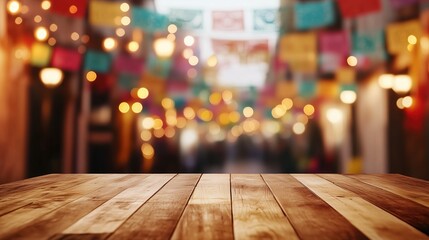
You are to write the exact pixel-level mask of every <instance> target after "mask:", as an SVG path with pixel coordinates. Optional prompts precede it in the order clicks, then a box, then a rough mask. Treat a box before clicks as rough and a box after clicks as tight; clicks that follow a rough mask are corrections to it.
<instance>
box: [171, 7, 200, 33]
mask: <svg viewBox="0 0 429 240" xmlns="http://www.w3.org/2000/svg"><path fill="white" fill-rule="evenodd" d="M168 16H169V17H170V22H171V23H174V24H175V25H176V26H177V27H179V28H180V29H186V30H201V29H203V22H204V17H203V16H204V15H203V11H202V10H196V9H171V11H170V14H169V15H168Z"/></svg>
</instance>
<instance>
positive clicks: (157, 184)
mask: <svg viewBox="0 0 429 240" xmlns="http://www.w3.org/2000/svg"><path fill="white" fill-rule="evenodd" d="M173 177H174V174H157V175H150V176H148V177H147V178H145V179H143V181H142V182H140V184H138V185H135V186H132V187H130V188H128V189H126V190H124V191H122V192H121V193H119V194H118V195H116V196H115V197H113V198H112V199H110V200H109V201H107V202H105V203H103V204H102V205H101V206H100V207H98V208H97V209H95V210H94V211H92V212H90V213H89V214H88V215H86V216H85V217H83V218H81V219H80V220H79V221H77V222H76V223H74V224H73V225H71V226H70V227H68V228H67V229H65V230H64V231H63V232H62V234H99V233H112V232H114V231H115V230H116V229H117V228H118V227H119V226H120V225H121V224H122V223H123V222H124V221H125V220H126V219H127V218H128V217H130V216H131V215H132V214H133V213H134V212H135V211H136V210H137V209H138V208H139V207H140V206H141V205H142V204H143V203H145V202H146V201H147V200H148V199H149V198H150V197H152V195H154V194H155V193H156V192H157V191H158V190H159V189H160V188H162V187H163V186H164V185H165V184H166V183H167V182H168V181H169V180H170V179H171V178H173Z"/></svg>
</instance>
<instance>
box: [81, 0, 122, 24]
mask: <svg viewBox="0 0 429 240" xmlns="http://www.w3.org/2000/svg"><path fill="white" fill-rule="evenodd" d="M120 6H121V3H120V2H107V1H95V0H92V1H90V2H89V23H90V24H92V25H96V26H105V27H117V26H120V24H121V17H123V16H125V13H124V12H122V11H121V8H120Z"/></svg>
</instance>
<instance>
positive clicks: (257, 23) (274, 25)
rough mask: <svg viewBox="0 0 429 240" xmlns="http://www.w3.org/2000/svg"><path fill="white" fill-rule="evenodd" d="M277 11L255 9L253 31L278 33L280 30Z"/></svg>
mask: <svg viewBox="0 0 429 240" xmlns="http://www.w3.org/2000/svg"><path fill="white" fill-rule="evenodd" d="M278 18H279V16H278V10H277V9H255V10H254V11H253V30H255V31H261V32H276V31H278V29H279V21H278Z"/></svg>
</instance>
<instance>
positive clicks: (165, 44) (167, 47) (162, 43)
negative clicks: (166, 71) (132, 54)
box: [153, 38, 174, 58]
mask: <svg viewBox="0 0 429 240" xmlns="http://www.w3.org/2000/svg"><path fill="white" fill-rule="evenodd" d="M153 48H154V50H155V53H156V55H157V56H158V57H160V58H169V57H171V55H172V54H173V52H174V42H173V41H170V40H168V39H166V38H158V39H156V40H155V41H154V43H153Z"/></svg>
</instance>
